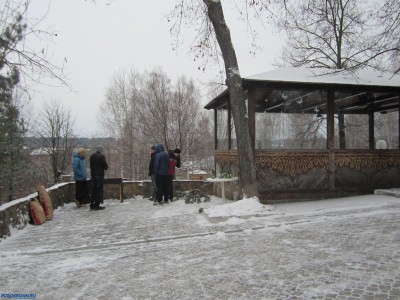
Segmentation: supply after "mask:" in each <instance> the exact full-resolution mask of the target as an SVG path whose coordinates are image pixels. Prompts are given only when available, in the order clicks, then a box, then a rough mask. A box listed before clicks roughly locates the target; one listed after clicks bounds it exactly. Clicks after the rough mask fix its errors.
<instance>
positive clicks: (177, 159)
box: [168, 148, 181, 201]
mask: <svg viewBox="0 0 400 300" xmlns="http://www.w3.org/2000/svg"><path fill="white" fill-rule="evenodd" d="M168 154H169V167H168V200H169V201H173V198H174V185H173V180H174V177H175V168H180V167H181V156H180V155H181V150H180V149H179V148H176V149H175V150H169V151H168Z"/></svg>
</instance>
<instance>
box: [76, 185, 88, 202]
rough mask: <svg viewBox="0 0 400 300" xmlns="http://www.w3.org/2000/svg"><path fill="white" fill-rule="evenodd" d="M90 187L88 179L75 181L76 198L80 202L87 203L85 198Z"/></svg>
mask: <svg viewBox="0 0 400 300" xmlns="http://www.w3.org/2000/svg"><path fill="white" fill-rule="evenodd" d="M88 187H89V186H88V184H87V180H85V181H75V192H76V193H75V198H76V200H78V201H79V203H80V204H85V202H86V201H85V199H86V197H87V194H88V191H89V189H88Z"/></svg>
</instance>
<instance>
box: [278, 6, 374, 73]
mask: <svg viewBox="0 0 400 300" xmlns="http://www.w3.org/2000/svg"><path fill="white" fill-rule="evenodd" d="M281 5H282V6H283V5H284V7H282V6H281V7H280V9H279V6H278V9H277V11H278V12H281V14H279V15H278V18H277V19H276V20H277V24H278V27H279V28H281V29H282V30H284V31H285V33H286V36H287V38H286V43H285V46H284V47H283V52H282V57H281V59H282V60H283V62H284V63H285V64H288V65H292V66H308V67H319V68H328V69H343V68H352V67H360V66H363V65H364V64H366V63H367V62H368V58H369V57H370V56H371V53H372V51H373V50H374V49H375V48H376V47H377V46H378V45H377V43H376V42H374V41H373V40H372V36H373V32H374V31H373V28H372V27H371V26H369V25H371V23H370V22H368V20H369V18H370V14H371V13H372V12H371V11H370V10H369V9H368V6H367V5H366V3H364V2H363V3H361V2H360V1H354V0H327V1H320V0H300V1H294V0H286V1H285V2H284V3H283V2H282V3H281Z"/></svg>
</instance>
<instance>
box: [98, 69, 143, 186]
mask: <svg viewBox="0 0 400 300" xmlns="http://www.w3.org/2000/svg"><path fill="white" fill-rule="evenodd" d="M139 80H140V74H138V73H137V72H135V71H134V70H131V71H130V72H127V71H125V70H121V71H119V72H118V73H116V74H115V76H114V77H113V81H112V83H111V84H110V86H109V87H108V88H107V90H106V93H105V100H104V102H103V103H102V104H101V114H100V119H101V122H102V124H103V126H104V127H105V128H106V129H107V131H108V132H109V133H110V134H111V136H113V137H115V138H116V142H117V144H118V147H116V151H117V152H118V156H116V157H110V158H109V162H110V166H114V169H118V170H119V176H121V177H122V178H130V179H132V178H135V174H137V168H135V159H134V158H135V155H136V153H137V151H136V149H137V145H136V144H137V143H138V140H137V133H138V131H137V130H136V129H137V128H138V124H137V120H136V119H137V118H136V105H137V99H136V96H135V95H136V94H137V92H136V91H137V89H138V88H137V85H138V83H137V82H138V81H139ZM110 168H111V167H110Z"/></svg>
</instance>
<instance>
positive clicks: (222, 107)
mask: <svg viewBox="0 0 400 300" xmlns="http://www.w3.org/2000/svg"><path fill="white" fill-rule="evenodd" d="M243 87H244V90H245V96H246V97H245V98H246V99H243V101H246V105H247V113H248V114H247V117H248V122H249V126H250V134H251V137H252V142H253V147H254V149H255V151H254V152H255V157H254V159H255V162H256V166H257V180H258V184H259V190H260V195H261V201H262V202H263V203H272V202H277V201H282V200H284V201H290V200H299V199H303V200H311V199H323V198H326V197H336V196H345V195H354V194H366V193H373V192H374V190H375V189H380V188H396V187H400V168H399V167H400V150H399V149H400V148H399V147H400V135H399V132H400V117H399V103H400V76H399V75H393V74H390V73H379V72H374V71H357V72H349V71H342V72H333V71H332V70H326V69H307V68H281V69H277V70H274V71H270V72H266V73H263V74H259V75H255V76H251V77H246V78H243ZM205 108H206V109H213V110H214V113H215V114H214V116H215V119H214V121H215V162H216V168H218V169H221V170H223V169H227V168H230V169H232V170H233V172H234V173H238V172H240V170H239V169H238V164H237V151H236V137H235V130H234V124H233V120H232V117H231V110H230V100H229V92H228V90H225V91H224V92H222V93H221V94H220V95H218V96H217V97H215V98H214V99H213V100H212V101H210V102H209V103H208V104H207V105H206V106H205ZM274 118H275V119H274ZM274 120H275V121H274ZM276 120H280V121H278V123H279V122H280V125H279V126H278V125H277V122H276ZM382 124H383V125H382ZM383 127H384V128H383ZM383 129H385V130H383Z"/></svg>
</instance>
